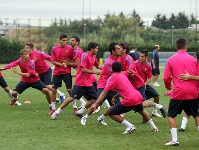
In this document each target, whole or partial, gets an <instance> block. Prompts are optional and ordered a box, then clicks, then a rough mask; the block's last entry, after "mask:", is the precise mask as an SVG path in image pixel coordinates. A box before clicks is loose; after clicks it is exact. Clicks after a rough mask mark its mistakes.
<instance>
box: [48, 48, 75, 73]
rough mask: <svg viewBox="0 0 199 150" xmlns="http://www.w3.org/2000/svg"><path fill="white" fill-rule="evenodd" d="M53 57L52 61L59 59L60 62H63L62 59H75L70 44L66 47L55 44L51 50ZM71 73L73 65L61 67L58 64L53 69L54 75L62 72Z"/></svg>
mask: <svg viewBox="0 0 199 150" xmlns="http://www.w3.org/2000/svg"><path fill="white" fill-rule="evenodd" d="M51 57H52V61H53V62H54V61H57V62H59V63H62V60H63V59H64V60H67V61H72V59H73V49H72V47H71V46H70V45H68V44H66V45H65V46H64V47H60V46H59V45H55V46H53V47H52V50H51ZM66 73H71V67H70V66H67V67H60V66H56V65H55V68H54V71H53V75H60V74H66Z"/></svg>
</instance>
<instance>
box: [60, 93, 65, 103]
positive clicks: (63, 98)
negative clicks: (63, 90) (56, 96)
mask: <svg viewBox="0 0 199 150" xmlns="http://www.w3.org/2000/svg"><path fill="white" fill-rule="evenodd" d="M60 100H61V103H63V102H64V101H65V95H62V96H60Z"/></svg>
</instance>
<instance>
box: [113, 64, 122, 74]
mask: <svg viewBox="0 0 199 150" xmlns="http://www.w3.org/2000/svg"><path fill="white" fill-rule="evenodd" d="M121 70H122V64H121V63H120V62H118V61H115V62H114V63H113V64H112V71H113V72H121Z"/></svg>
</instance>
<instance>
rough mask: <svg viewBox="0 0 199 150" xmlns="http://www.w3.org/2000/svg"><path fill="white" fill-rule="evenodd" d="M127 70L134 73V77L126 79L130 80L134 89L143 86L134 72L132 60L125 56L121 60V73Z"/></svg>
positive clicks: (134, 67)
mask: <svg viewBox="0 0 199 150" xmlns="http://www.w3.org/2000/svg"><path fill="white" fill-rule="evenodd" d="M127 70H133V71H134V75H133V76H128V79H129V80H130V82H131V84H132V85H133V86H134V88H135V89H138V88H139V87H141V86H143V85H144V81H143V79H142V78H141V77H140V76H139V74H138V72H137V70H136V66H135V64H134V60H133V58H132V57H131V56H130V55H128V54H126V55H125V56H124V57H123V58H122V71H127Z"/></svg>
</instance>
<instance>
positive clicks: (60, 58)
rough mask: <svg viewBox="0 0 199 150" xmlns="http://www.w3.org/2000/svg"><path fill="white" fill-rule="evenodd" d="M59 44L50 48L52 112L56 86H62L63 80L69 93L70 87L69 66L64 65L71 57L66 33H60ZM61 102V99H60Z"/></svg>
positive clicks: (71, 49) (71, 51)
mask: <svg viewBox="0 0 199 150" xmlns="http://www.w3.org/2000/svg"><path fill="white" fill-rule="evenodd" d="M59 39H60V43H59V45H56V46H53V47H52V50H51V59H52V61H53V63H54V65H55V68H54V71H53V87H52V88H53V89H52V93H51V95H52V112H51V114H52V113H53V112H54V111H55V110H56V108H55V104H56V102H55V100H56V93H57V89H58V87H61V86H62V80H63V81H64V82H65V85H66V88H67V91H68V93H69V94H70V93H71V88H72V76H71V66H69V65H66V61H71V60H72V59H73V48H72V47H71V46H70V45H68V44H66V42H67V35H66V34H61V35H60V37H59ZM62 103H63V101H62Z"/></svg>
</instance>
